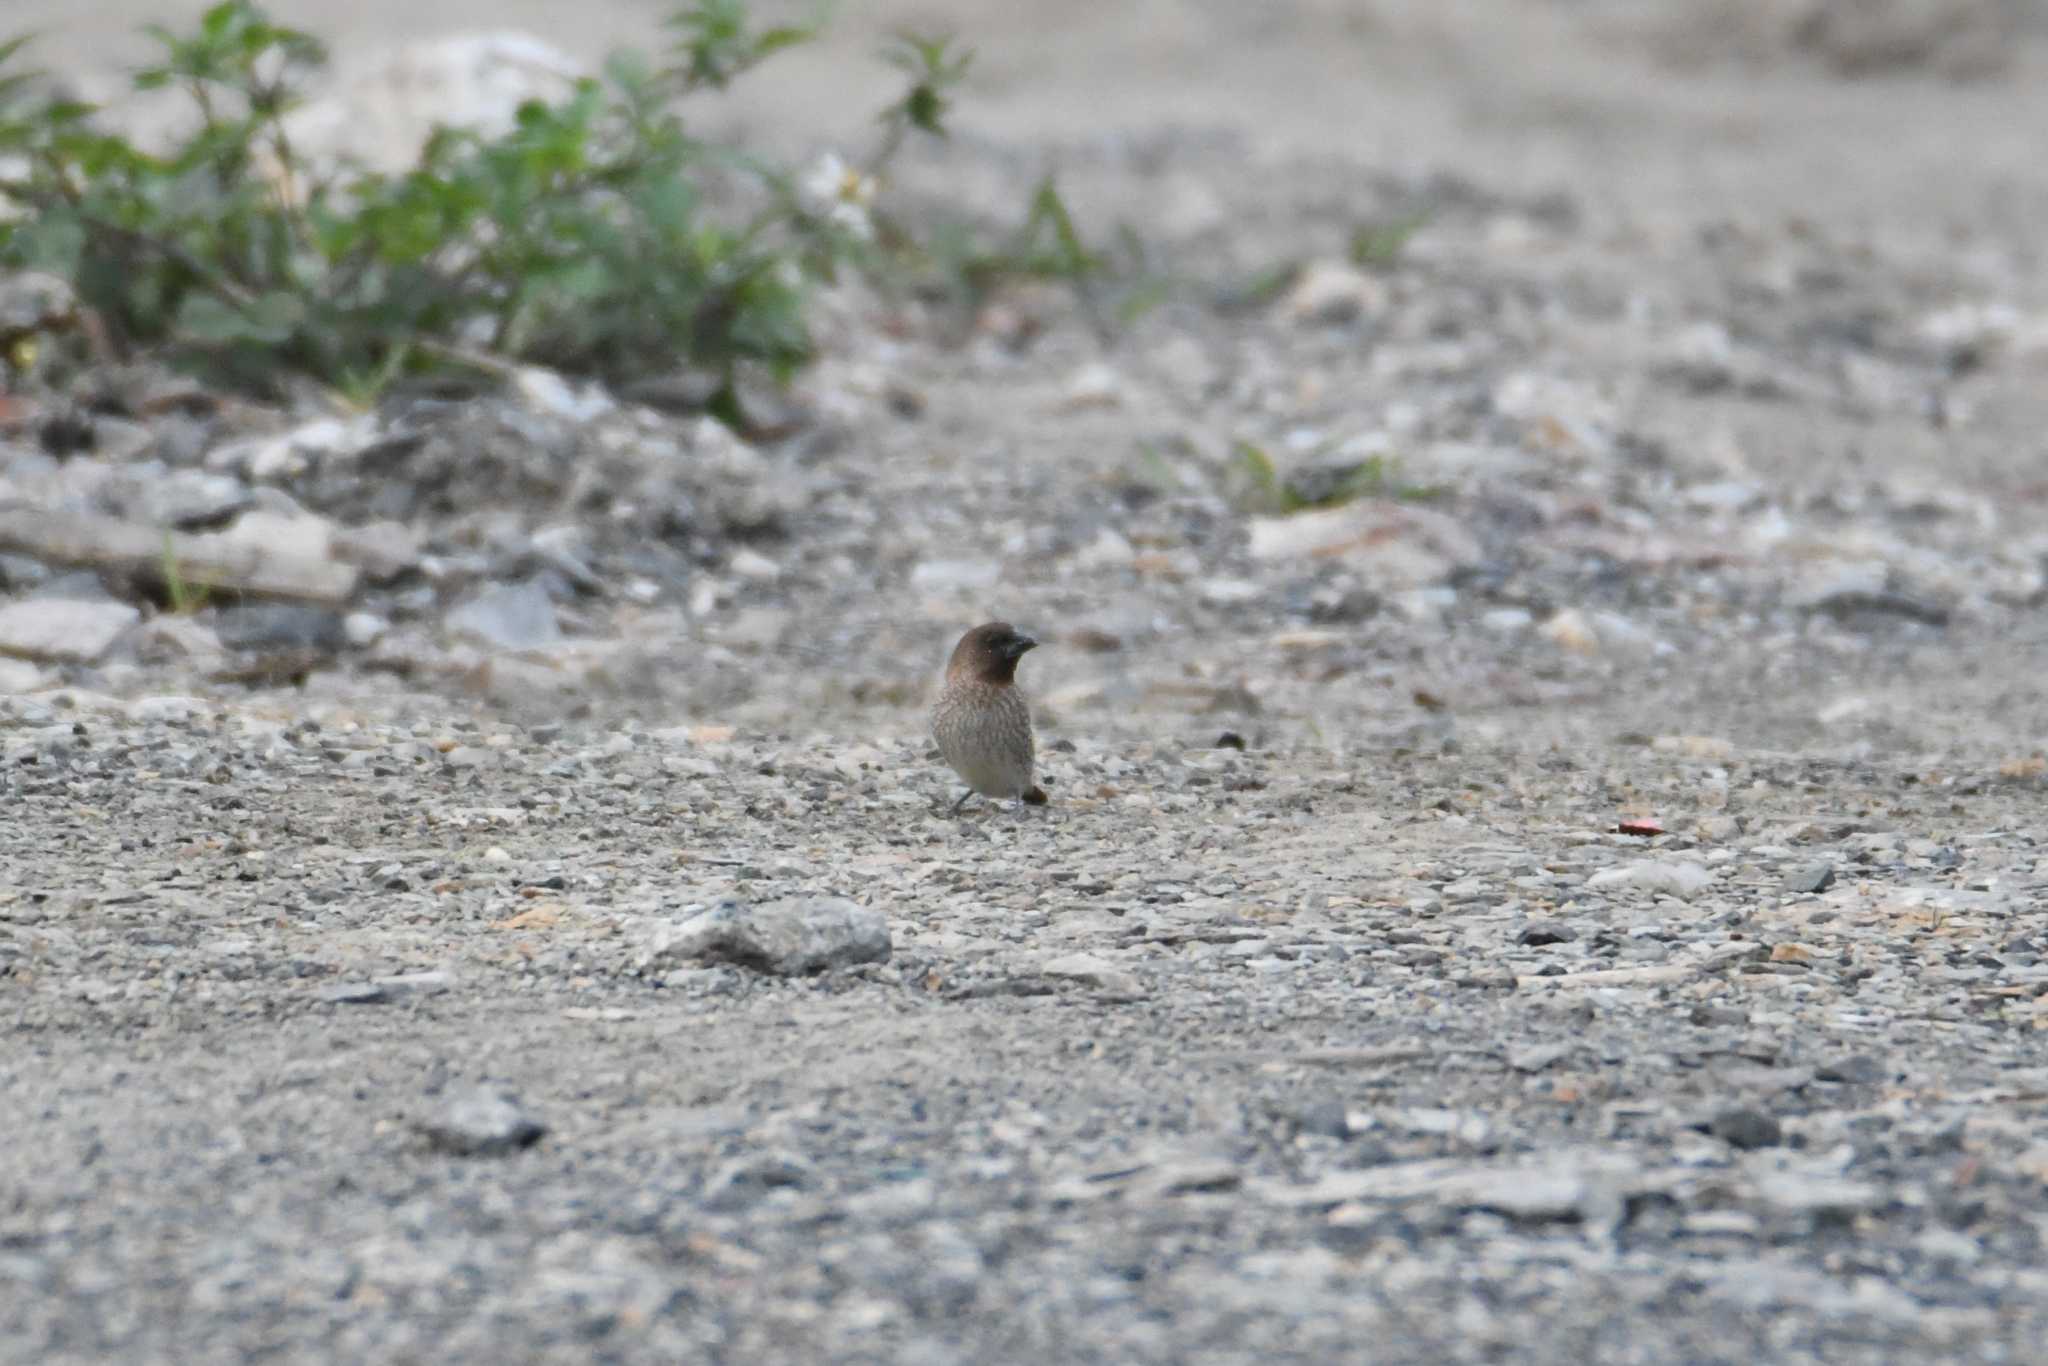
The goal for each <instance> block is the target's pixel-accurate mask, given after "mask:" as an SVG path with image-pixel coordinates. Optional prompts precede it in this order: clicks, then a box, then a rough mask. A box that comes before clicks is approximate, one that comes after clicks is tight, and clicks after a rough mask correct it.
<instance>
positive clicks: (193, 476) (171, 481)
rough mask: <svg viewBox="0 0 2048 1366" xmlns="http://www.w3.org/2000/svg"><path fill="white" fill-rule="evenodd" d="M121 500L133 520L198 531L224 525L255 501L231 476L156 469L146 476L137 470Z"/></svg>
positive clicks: (240, 483) (247, 487)
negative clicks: (132, 483)
mask: <svg viewBox="0 0 2048 1366" xmlns="http://www.w3.org/2000/svg"><path fill="white" fill-rule="evenodd" d="M122 501H123V502H124V504H125V505H126V506H125V507H124V508H123V511H125V512H126V513H127V514H128V515H129V516H130V517H132V518H134V519H135V520H138V521H143V522H147V523H149V524H150V525H151V526H160V527H173V528H176V529H177V530H179V531H197V530H200V529H202V528H205V527H217V526H221V525H223V524H224V523H226V522H227V521H229V520H230V519H232V518H233V517H234V516H235V515H236V514H237V513H240V512H242V511H243V510H244V509H246V508H247V507H248V506H249V505H250V503H251V502H252V501H254V500H253V496H252V495H251V494H250V492H249V486H248V485H247V484H244V483H243V482H242V481H241V480H239V479H237V478H235V477H234V476H233V475H231V474H210V473H208V472H207V471H205V470H170V471H165V470H164V469H163V468H162V467H161V466H156V467H155V468H154V469H153V470H151V471H149V472H148V473H146V474H145V473H143V472H141V471H138V477H137V479H136V481H135V484H134V487H133V490H132V496H131V497H129V498H126V499H124V500H122Z"/></svg>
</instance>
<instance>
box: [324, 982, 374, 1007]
mask: <svg viewBox="0 0 2048 1366" xmlns="http://www.w3.org/2000/svg"><path fill="white" fill-rule="evenodd" d="M390 999H391V993H390V992H388V991H386V990H385V989H384V988H383V987H382V986H380V985H378V984H377V983H375V982H341V983H338V984H337V985H335V986H331V987H328V988H327V989H325V990H324V991H322V992H321V993H320V1000H321V1002H322V1004H325V1005H331V1006H376V1005H383V1004H384V1003H385V1002H386V1001H389V1000H390Z"/></svg>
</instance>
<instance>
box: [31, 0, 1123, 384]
mask: <svg viewBox="0 0 2048 1366" xmlns="http://www.w3.org/2000/svg"><path fill="white" fill-rule="evenodd" d="M671 25H672V28H673V30H674V32H675V34H676V42H675V46H674V48H673V50H672V51H671V52H669V53H668V54H667V56H666V58H665V59H664V60H663V61H661V62H659V63H650V62H648V61H646V60H644V59H642V58H640V57H638V56H635V55H630V54H627V55H620V56H617V57H614V58H613V59H612V60H611V61H610V62H609V63H608V64H607V66H606V67H605V71H604V75H603V77H602V78H601V79H598V78H593V79H585V80H581V81H578V82H577V83H576V84H575V86H574V88H573V89H572V90H571V91H570V92H569V93H568V94H567V95H566V96H565V97H563V98H561V99H559V100H552V101H550V100H532V101H529V102H527V103H526V104H524V105H522V106H521V107H520V109H519V110H518V112H517V117H516V120H515V122H514V125H513V126H512V128H511V129H510V130H509V131H506V132H504V133H502V134H499V135H495V136H485V135H480V134H478V133H474V132H466V131H455V130H446V129H444V130H441V131H439V132H437V133H435V134H434V135H433V136H432V137H431V138H430V139H428V140H427V142H426V143H425V145H424V146H423V147H422V148H421V149H420V151H419V155H418V158H417V161H416V162H415V163H414V164H413V165H412V166H411V167H410V168H409V169H407V170H405V171H404V172H403V173H400V174H378V173H375V172H372V171H369V170H365V169H361V168H351V167H339V168H334V167H328V168H321V167H315V166H313V165H310V164H309V163H308V161H307V159H306V158H305V157H303V156H302V155H301V154H300V153H299V152H298V150H297V149H295V148H294V147H293V145H292V141H291V138H290V134H289V131H288V130H289V120H288V115H289V114H290V112H291V111H292V110H293V109H294V108H296V107H297V106H298V105H299V104H300V103H301V102H302V100H303V98H304V92H305V90H306V89H307V88H308V82H309V81H310V80H311V79H312V78H313V77H314V76H315V75H316V74H317V73H318V71H319V70H320V68H321V67H322V65H323V63H324V62H325V51H324V48H323V45H322V44H321V42H320V41H319V40H318V39H317V38H316V37H314V36H313V35H311V34H309V33H306V32H303V31H300V30H298V29H294V28H290V27H286V26H284V25H281V24H278V23H275V22H274V21H272V20H271V19H270V18H269V17H268V15H267V14H266V13H265V12H264V11H263V10H262V9H261V8H259V7H258V6H257V5H256V4H255V3H253V0H225V2H224V3H220V4H216V5H215V6H214V7H213V8H211V9H209V10H207V11H206V13H205V14H204V15H203V16H202V18H201V19H200V20H199V22H198V24H197V26H196V27H195V28H194V29H193V30H192V31H190V32H187V33H175V32H171V31H169V30H166V29H163V28H151V29H150V30H148V32H149V33H150V36H151V37H152V38H153V39H154V40H155V42H156V45H157V52H156V58H155V60H154V61H153V62H151V63H150V64H148V65H146V66H144V67H142V68H141V69H140V70H138V71H137V72H136V73H135V75H134V77H133V83H134V85H135V86H136V88H137V89H140V90H170V91H174V92H177V93H179V94H181V95H182V96H183V97H184V101H185V104H186V107H187V108H188V110H189V111H190V113H191V115H192V124H193V127H192V130H191V131H190V132H187V133H184V134H182V135H180V136H179V137H177V138H176V139H174V140H173V141H172V142H171V145H169V146H168V147H165V148H163V149H146V148H144V147H141V146H138V145H136V144H135V143H134V142H131V141H129V140H128V139H127V138H125V137H123V136H121V135H120V134H118V133H115V132H111V131H108V130H107V128H106V127H105V126H104V122H103V120H102V119H101V117H100V111H99V110H98V109H96V108H95V107H93V106H91V105H87V104H84V103H79V102H76V101H72V100H68V99H64V98H62V97H60V96H59V95H57V94H54V93H52V91H51V89H50V86H49V83H48V82H47V81H46V80H45V79H43V78H42V74H41V73H39V72H36V71H33V70H29V69H25V68H24V67H23V66H22V58H23V54H24V48H25V45H26V40H25V39H21V38H17V39H13V40H11V41H9V42H6V43H4V44H0V267H5V268H18V269H34V270H40V271H46V272H49V273H51V274H53V275H56V276H59V277H61V278H63V279H65V280H67V281H69V282H70V283H71V284H72V286H73V287H74V288H75V290H76V291H77V294H78V297H79V299H80V301H81V303H82V305H83V306H84V307H85V308H86V309H88V310H90V311H91V312H92V314H93V315H94V316H95V317H96V318H97V320H98V322H99V323H100V324H101V329H100V330H101V334H102V335H103V336H104V337H105V338H106V339H107V340H108V342H109V343H110V344H111V345H113V346H114V347H115V348H116V349H118V350H120V351H124V352H125V351H133V350H142V349H147V350H151V351H154V352H157V353H159V354H162V355H165V356H167V357H168V358H170V359H172V360H174V361H176V362H178V363H180V364H181V365H183V366H184V367H185V368H187V369H189V370H192V371H194V372H196V373H198V374H200V375H201V376H203V377H205V378H207V379H209V380H212V381H216V382H224V383H230V384H234V385H237V386H240V387H244V388H248V389H254V390H257V391H259V392H264V391H276V390H278V389H279V388H281V387H282V385H283V383H284V380H285V378H286V377H287V376H288V375H290V374H292V373H297V374H302V375H307V376H311V377H313V378H314V379H315V380H317V381H319V382H320V383H322V384H324V385H327V386H329V387H330V388H332V389H334V390H337V391H338V392H340V393H342V394H343V395H346V396H349V397H352V398H355V399H357V400H367V399H369V398H371V397H374V396H375V394H377V393H378V392H380V391H381V390H382V389H383V388H384V387H385V386H386V385H388V384H389V383H391V382H392V381H393V380H395V379H397V378H398V377H400V376H402V375H405V374H409V373H414V372H418V371H422V370H427V369H434V368H447V367H456V368H465V369H471V370H482V371H485V372H493V373H495V372H502V371H503V370H504V369H505V368H507V367H508V366H510V365H512V364H515V363H523V362H532V363H538V364H544V365H549V366H553V367H555V368H558V369H561V370H564V371H568V372H572V373H577V374H584V375H592V376H596V377H600V378H603V379H605V380H608V381H612V382H615V383H624V382H630V381H633V380H635V379H640V378H644V377H647V376H650V375H654V374H659V373H666V372H673V371H675V370H677V369H681V368H689V369H693V370H696V371H699V372H708V373H709V374H711V375H713V376H715V377H717V378H718V379H719V380H720V382H721V387H720V389H719V394H720V395H721V396H722V398H723V399H725V400H727V401H726V402H725V403H724V404H723V405H722V407H723V410H731V409H733V408H734V407H735V406H736V405H735V404H733V403H732V402H731V401H730V400H731V396H732V394H733V392H734V389H733V380H734V377H735V372H736V371H738V370H739V369H740V368H741V367H749V366H752V367H761V368H764V369H765V370H766V371H767V372H769V373H770V374H773V375H775V376H777V377H786V376H787V375H788V374H790V373H791V372H792V371H793V370H794V369H795V368H796V367H798V366H800V365H801V364H802V363H803V362H804V361H805V360H807V359H808V358H809V356H810V354H811V340H810V333H809V330H808V327H807V325H806V304H807V299H808V289H809V287H810V285H811V284H812V283H814V282H815V281H817V280H820V279H828V278H830V277H831V276H832V274H833V272H834V271H835V270H836V269H838V268H839V267H841V266H843V265H847V264H857V263H863V262H867V261H869V260H871V259H872V258H873V255H874V252H873V246H872V243H873V237H874V231H873V223H872V220H871V218H870V216H869V210H870V206H871V202H872V199H873V196H874V193H875V187H876V184H877V176H878V173H879V172H880V170H881V169H882V167H883V166H884V165H885V164H886V163H887V162H888V160H889V159H890V158H891V157H893V156H894V155H895V154H896V152H897V150H898V149H899V148H900V147H901V146H902V145H903V144H904V142H905V141H906V140H907V139H908V138H909V137H911V136H912V135H925V136H943V135H944V133H945V123H944V119H945V115H946V113H947V111H948V109H949V107H950V101H951V94H952V91H953V89H954V87H956V86H957V84H958V83H959V81H960V80H961V79H962V78H963V76H964V75H965V74H966V72H967V69H968V66H969V63H970V61H971V57H972V54H971V53H964V52H961V51H958V50H956V49H955V48H954V47H953V45H952V44H950V43H949V42H947V41H945V40H942V39H932V38H924V37H908V38H905V39H904V40H903V41H902V43H901V44H900V46H899V47H898V48H897V49H896V50H895V51H894V52H893V53H892V54H891V60H893V61H894V62H895V63H896V64H897V65H898V66H899V68H901V69H902V70H903V71H904V72H905V74H906V77H907V88H906V90H905V92H904V94H903V95H902V97H901V98H900V99H899V100H897V101H896V102H895V103H894V104H892V105H890V106H889V107H888V109H886V110H885V111H884V112H883V119H882V123H883V131H882V134H881V137H880V146H879V148H878V149H877V150H876V152H875V153H874V155H873V156H872V157H870V158H869V159H868V160H867V161H866V162H864V163H863V164H861V165H859V166H853V165H847V164H844V163H841V162H839V161H838V160H837V159H836V158H832V159H828V160H827V162H826V163H824V164H822V165H821V166H819V167H817V168H813V170H811V171H810V172H808V173H799V172H797V171H795V170H792V169H791V168H788V167H783V166H778V165H775V164H772V163H771V162H769V161H767V160H765V159H763V158H761V157H759V156H756V155H753V154H752V153H750V152H749V151H747V150H746V149H744V148H740V147H734V146H724V145H719V144H716V143H711V142H706V141H703V140H701V139H699V138H698V137H697V136H695V135H694V134H693V133H692V132H691V131H690V129H689V128H688V127H687V126H686V125H685V122H684V120H683V117H682V115H681V114H680V113H679V112H678V109H677V102H678V101H679V100H681V99H683V98H685V97H687V96H690V95H692V94H695V93H699V92H702V91H707V90H718V89H723V88H725V87H726V86H727V85H729V84H730V83H731V82H732V81H734V80H735V79H737V78H739V77H740V76H742V75H743V74H745V73H746V72H747V71H749V70H751V69H752V68H754V67H756V66H758V65H759V64H760V63H761V62H763V61H765V60H767V59H768V58H770V57H772V56H773V55H775V54H776V53H779V52H782V51H784V50H786V49H788V48H791V47H793V46H796V45H798V44H801V43H804V42H806V41H809V40H810V39H811V38H812V37H813V36H814V35H815V34H816V32H817V25H816V24H807V25H793V26H776V27H763V26H758V25H756V24H754V23H753V22H752V20H751V19H750V17H749V15H748V13H747V7H746V5H745V3H744V0H692V3H690V4H689V5H688V6H687V7H685V8H683V9H682V10H680V11H679V12H677V13H676V14H675V15H674V17H673V19H672V21H671ZM1094 260H1095V258H1094V257H1093V256H1092V255H1091V253H1090V252H1089V251H1088V249H1087V248H1086V247H1085V246H1083V245H1082V241H1081V237H1080V234H1079V232H1078V231H1077V230H1076V229H1075V226H1074V223H1073V219H1072V216H1071V215H1070V214H1069V213H1068V212H1067V211H1066V207H1065V205H1064V203H1063V202H1062V201H1061V200H1060V198H1059V195H1058V193H1057V191H1056V190H1055V189H1054V188H1053V187H1052V185H1051V183H1050V182H1049V181H1048V182H1046V183H1045V184H1043V185H1041V186H1040V187H1039V189H1038V191H1037V193H1036V194H1035V195H1034V196H1033V199H1032V202H1031V206H1030V212H1029V215H1028V217H1027V218H1026V220H1025V223H1024V225H1023V227H1022V228H1021V229H1020V230H1019V233H1018V234H1017V236H1016V237H1015V238H1014V239H1012V240H1010V241H1008V242H1005V243H1003V244H1001V245H1000V246H999V247H998V248H997V249H995V250H994V251H993V252H991V253H989V254H987V255H986V256H985V257H984V258H983V259H982V260H981V261H980V263H979V268H980V269H981V270H983V271H984V272H992V271H995V270H998V269H1007V270H1020V271H1028V272H1036V273H1043V274H1048V275H1053V276H1057V277H1059V278H1065V279H1076V280H1078V279H1081V278H1083V277H1085V276H1087V275H1088V274H1089V273H1090V272H1091V271H1092V270H1093V269H1094V268H1095V266H1094ZM713 406H714V408H720V407H721V405H719V404H717V403H714V405H713Z"/></svg>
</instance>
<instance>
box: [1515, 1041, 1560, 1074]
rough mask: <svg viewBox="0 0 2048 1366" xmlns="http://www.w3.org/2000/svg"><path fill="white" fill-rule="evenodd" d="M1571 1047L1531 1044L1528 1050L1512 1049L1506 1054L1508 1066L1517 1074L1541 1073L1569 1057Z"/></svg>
mask: <svg viewBox="0 0 2048 1366" xmlns="http://www.w3.org/2000/svg"><path fill="white" fill-rule="evenodd" d="M1571 1051H1572V1046H1571V1045H1570V1044H1564V1043H1541V1044H1533V1045H1531V1046H1530V1047H1528V1048H1517V1049H1512V1050H1510V1051H1509V1053H1508V1066H1510V1067H1512V1068H1514V1069H1515V1070H1516V1071H1517V1072H1541V1071H1542V1070H1543V1069H1544V1068H1546V1067H1548V1066H1550V1065H1551V1064H1552V1063H1554V1062H1558V1061H1561V1060H1562V1059H1564V1058H1566V1057H1568V1056H1570V1054H1571Z"/></svg>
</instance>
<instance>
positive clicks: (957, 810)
mask: <svg viewBox="0 0 2048 1366" xmlns="http://www.w3.org/2000/svg"><path fill="white" fill-rule="evenodd" d="M973 795H974V789H973V788H971V787H970V788H968V789H967V790H966V791H965V792H963V793H961V794H960V800H959V801H957V802H954V803H953V809H952V810H951V811H949V812H947V813H946V814H948V815H951V816H957V815H959V814H960V808H961V807H963V806H965V805H967V799H968V798H969V797H972V796H973Z"/></svg>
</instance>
